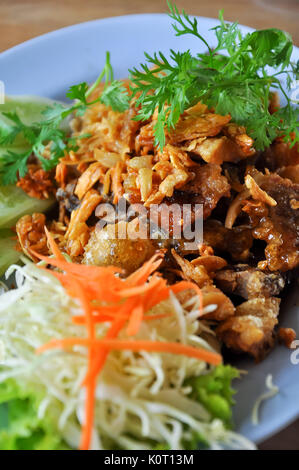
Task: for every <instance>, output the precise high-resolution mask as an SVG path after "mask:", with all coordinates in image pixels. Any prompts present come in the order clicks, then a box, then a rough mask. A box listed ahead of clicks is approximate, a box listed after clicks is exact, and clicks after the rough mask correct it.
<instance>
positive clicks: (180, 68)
mask: <svg viewBox="0 0 299 470" xmlns="http://www.w3.org/2000/svg"><path fill="white" fill-rule="evenodd" d="M168 6H169V10H170V13H169V16H170V18H171V19H173V20H174V23H173V25H172V26H173V28H174V31H175V33H176V35H177V36H182V35H184V34H192V35H193V36H195V37H196V38H197V39H199V40H200V41H201V42H202V43H203V44H204V45H205V46H206V47H207V49H208V51H207V53H204V54H203V53H198V54H197V55H196V56H192V55H191V53H190V51H185V52H180V53H175V52H174V51H170V60H167V59H166V57H165V56H164V55H163V54H162V53H161V52H159V53H156V54H154V55H152V56H150V55H148V54H145V59H146V63H143V64H141V66H140V67H139V69H137V68H133V69H132V70H130V71H129V72H130V73H131V79H132V82H133V85H132V88H131V89H132V93H133V96H134V97H137V100H136V103H137V106H138V115H137V116H136V118H135V119H137V120H142V121H146V120H148V119H150V117H151V116H152V115H153V114H154V112H155V111H156V110H157V111H158V115H157V122H156V124H155V129H154V131H155V144H156V145H159V146H160V149H162V148H163V146H164V144H165V135H164V134H165V128H168V129H172V128H174V127H175V125H176V123H177V122H178V120H179V117H180V115H181V114H182V113H183V112H184V111H185V109H187V108H188V107H190V106H192V105H194V104H196V103H197V102H198V101H201V102H203V103H205V104H207V105H208V106H209V107H210V108H214V109H215V111H216V112H217V113H220V114H228V113H229V114H230V115H231V117H232V121H234V122H236V123H237V124H241V125H244V126H245V127H246V129H247V132H248V133H249V135H250V136H252V137H253V138H254V139H255V147H256V149H257V150H263V149H264V148H265V147H267V146H269V144H270V143H271V142H272V141H273V140H274V139H275V137H277V136H280V135H285V136H286V138H287V139H288V141H289V142H291V143H292V144H294V138H293V136H294V135H295V141H298V140H297V135H298V132H296V131H295V129H297V128H298V125H299V123H298V112H297V111H296V109H294V108H292V105H291V101H290V98H289V97H288V95H287V94H286V92H285V91H284V89H283V87H282V85H281V83H280V81H279V76H280V75H281V74H284V76H285V78H286V81H287V83H288V84H289V86H290V84H291V82H292V79H293V77H296V70H297V68H298V65H294V64H292V63H291V60H290V58H291V54H292V49H293V44H292V40H291V37H290V36H289V34H288V33H285V32H284V31H280V30H278V29H276V28H270V29H265V30H261V31H255V32H253V33H250V34H246V35H245V36H243V35H242V33H241V31H240V30H239V28H238V25H237V23H233V24H227V23H225V21H224V18H223V11H220V13H219V25H217V26H216V27H215V28H213V29H212V31H214V34H215V39H216V45H215V47H214V48H213V49H211V47H210V46H209V45H208V44H207V41H206V40H205V38H204V37H203V36H202V35H201V34H200V32H199V29H198V27H199V25H198V22H197V20H196V18H191V17H189V16H188V15H187V14H186V13H185V12H184V10H183V11H182V12H181V13H180V12H179V10H178V8H177V7H176V6H175V5H174V4H172V3H171V2H168ZM267 66H272V67H274V68H275V69H277V71H276V72H275V73H272V74H271V73H269V70H268V69H267ZM273 89H280V90H281V92H282V93H283V94H284V97H285V99H286V101H287V104H286V106H285V107H284V108H281V110H280V119H277V117H278V114H277V115H276V116H274V115H271V114H270V112H269V109H268V108H269V97H270V91H272V90H273ZM275 114H276V113H275ZM281 117H283V120H282V119H281ZM288 129H292V132H290V131H288Z"/></svg>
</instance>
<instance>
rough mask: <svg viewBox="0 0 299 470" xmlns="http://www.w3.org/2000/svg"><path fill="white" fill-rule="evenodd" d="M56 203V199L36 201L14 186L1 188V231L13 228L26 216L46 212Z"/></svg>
mask: <svg viewBox="0 0 299 470" xmlns="http://www.w3.org/2000/svg"><path fill="white" fill-rule="evenodd" d="M54 203H55V199H54V198H50V199H35V198H33V197H30V196H28V195H27V194H26V193H25V192H24V191H23V190H22V189H21V188H18V187H17V186H14V185H8V186H0V229H1V228H10V227H13V226H14V225H15V223H16V222H17V221H18V219H19V218H20V217H22V216H23V215H25V214H33V212H46V211H47V210H48V209H49V208H50V207H51V206H53V204H54Z"/></svg>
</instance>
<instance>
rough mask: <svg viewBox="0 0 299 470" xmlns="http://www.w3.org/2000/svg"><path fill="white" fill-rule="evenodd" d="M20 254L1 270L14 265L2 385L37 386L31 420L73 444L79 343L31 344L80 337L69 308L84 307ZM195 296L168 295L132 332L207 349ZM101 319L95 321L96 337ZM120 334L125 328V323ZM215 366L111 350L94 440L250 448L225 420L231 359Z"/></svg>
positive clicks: (1, 310) (98, 444)
mask: <svg viewBox="0 0 299 470" xmlns="http://www.w3.org/2000/svg"><path fill="white" fill-rule="evenodd" d="M24 262H25V265H24V266H23V267H20V266H13V267H11V268H10V269H9V271H8V272H7V275H9V274H11V273H12V272H13V271H15V274H16V283H17V288H16V289H14V290H10V291H8V292H4V293H2V295H1V302H0V343H1V345H2V346H1V348H0V349H1V351H2V360H1V358H0V361H1V362H0V364H1V365H0V385H1V383H2V384H4V383H5V382H7V381H8V380H14V381H15V383H17V385H18V387H19V388H20V389H21V390H25V391H26V390H28V391H30V393H33V391H38V396H39V399H38V406H37V409H36V416H37V418H38V420H39V422H43V420H44V421H45V422H48V420H49V417H51V422H52V423H53V422H54V426H55V427H56V430H57V431H58V433H59V436H60V440H59V442H66V443H67V445H68V446H69V447H71V448H77V447H78V445H79V439H80V432H81V425H82V423H83V422H84V400H85V390H84V388H82V387H81V383H82V380H83V378H84V376H85V373H86V367H87V355H86V349H85V348H84V347H82V346H74V347H73V348H72V349H70V350H68V351H59V350H58V351H56V350H55V351H51V352H47V353H44V354H43V355H40V356H38V355H36V354H35V349H36V348H38V347H40V346H42V345H43V344H44V343H46V342H48V341H49V340H51V339H53V338H55V339H63V338H66V337H83V336H84V334H86V333H85V328H84V326H81V325H75V324H74V323H72V321H71V317H72V315H82V310H81V306H80V304H79V302H78V301H77V300H76V299H73V298H71V297H70V296H69V295H68V294H67V293H66V291H65V290H64V288H63V287H62V286H61V284H60V283H59V281H58V280H57V279H56V278H54V277H53V276H52V275H51V274H50V273H48V272H46V271H43V270H41V269H39V268H38V267H37V266H35V265H34V264H33V263H31V262H29V261H28V260H25V259H24ZM197 302H198V298H197V296H196V297H194V298H193V300H192V301H190V300H189V301H188V304H186V305H182V304H181V303H180V301H179V299H178V298H177V297H175V296H174V295H173V294H171V296H170V298H169V299H168V300H167V301H165V302H162V303H161V304H159V305H158V306H157V307H155V308H154V309H153V311H152V312H151V313H155V312H157V313H161V312H171V313H172V314H173V315H171V316H167V317H164V318H162V319H161V318H160V319H159V320H154V321H148V322H143V324H142V327H141V329H140V332H139V333H138V335H137V336H136V338H137V339H151V340H158V341H172V342H173V341H180V342H184V343H186V344H190V345H192V346H195V347H196V346H198V347H204V348H207V349H209V350H214V348H215V346H214V344H215V340H214V341H213V342H209V337H210V338H211V337H212V335H213V333H212V331H211V330H210V329H209V327H208V324H207V323H206V322H205V321H199V319H198V315H197V313H196V312H197V311H198V305H197ZM208 308H209V307H208ZM108 326H109V324H107V323H103V324H99V325H98V327H97V335H98V337H101V336H103V335H104V333H105V332H106V331H107V328H108ZM120 337H121V338H125V337H126V332H125V330H124V331H122V332H121V333H120ZM211 344H213V346H211ZM218 367H220V368H219V369H218V368H217V367H216V368H215V367H211V366H209V365H207V364H206V363H205V362H203V361H198V360H196V359H193V358H189V357H185V356H178V355H173V354H166V353H164V354H158V353H149V352H142V351H141V352H138V353H136V352H132V351H122V350H121V351H111V352H110V354H109V355H108V359H107V361H106V364H105V367H104V369H103V371H102V373H101V374H100V376H99V377H98V382H97V388H96V407H95V427H94V429H93V436H92V446H91V447H92V449H130V450H137V449H155V448H157V449H161V448H165V449H188V448H194V447H197V445H198V442H200V443H201V445H202V446H206V447H209V448H211V449H219V448H235V449H253V448H254V445H253V444H252V443H251V442H249V441H248V440H247V439H246V438H244V437H242V436H240V435H238V434H236V433H234V432H232V431H231V430H230V429H228V426H227V423H228V421H229V420H230V411H229V412H227V407H229V408H230V405H231V395H227V394H228V390H229V389H228V387H230V381H231V378H232V375H234V374H232V368H227V369H226V367H227V366H218ZM207 377H212V382H209V379H207ZM194 378H197V382H196V383H195V384H194V383H192V379H194ZM201 378H202V379H203V382H204V383H202V384H200V383H199V382H198V379H201ZM206 381H208V382H207V383H206ZM211 383H213V384H214V386H212V388H213V387H214V388H213V390H212V392H211V390H210V388H209V387H210V386H211ZM215 384H216V385H215ZM215 387H216V388H215ZM199 390H201V392H199ZM217 395H218V399H219V400H220V401H219V400H218V403H217V398H216V400H215V397H216V396H217ZM221 397H222V400H221V399H220V398H221ZM224 402H225V403H226V404H224ZM223 409H225V410H226V414H225V416H224V417H223V416H221V410H222V413H223ZM219 410H220V411H219ZM223 418H224V419H223ZM0 427H1V423H0ZM57 445H58V444H57ZM0 446H1V441H0Z"/></svg>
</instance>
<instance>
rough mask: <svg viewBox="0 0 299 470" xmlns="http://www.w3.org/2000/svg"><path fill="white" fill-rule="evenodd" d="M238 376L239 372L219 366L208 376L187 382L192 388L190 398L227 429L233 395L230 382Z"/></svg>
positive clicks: (230, 367)
mask: <svg viewBox="0 0 299 470" xmlns="http://www.w3.org/2000/svg"><path fill="white" fill-rule="evenodd" d="M239 375H240V373H239V371H238V370H237V369H235V368H234V367H232V366H230V365H219V366H217V367H215V369H214V370H213V371H212V372H210V373H209V374H207V375H202V376H200V377H194V378H192V379H189V380H188V381H187V383H188V385H190V386H191V387H192V392H191V397H192V398H193V399H194V400H197V401H198V402H199V403H201V404H202V405H203V406H204V407H205V408H206V409H207V410H208V411H209V413H210V414H211V416H212V418H218V419H221V421H223V423H224V424H225V425H226V426H227V427H228V428H230V427H231V425H232V405H233V404H234V400H233V395H234V394H235V391H234V390H233V388H232V387H231V382H232V380H233V379H235V378H237V377H239Z"/></svg>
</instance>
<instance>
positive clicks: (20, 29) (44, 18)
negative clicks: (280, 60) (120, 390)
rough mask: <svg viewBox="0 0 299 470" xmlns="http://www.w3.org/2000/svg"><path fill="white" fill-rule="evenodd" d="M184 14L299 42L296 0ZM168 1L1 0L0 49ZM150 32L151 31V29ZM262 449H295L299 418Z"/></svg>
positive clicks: (215, 5)
mask: <svg viewBox="0 0 299 470" xmlns="http://www.w3.org/2000/svg"><path fill="white" fill-rule="evenodd" d="M175 3H176V5H177V6H178V7H179V8H180V9H181V8H184V9H185V10H186V11H187V12H188V13H190V14H193V15H200V16H209V17H218V11H219V10H220V9H222V8H223V9H224V16H225V19H226V20H229V21H238V22H239V23H241V24H245V25H248V26H251V27H253V28H258V29H261V28H270V27H277V28H280V29H283V30H285V31H288V32H289V33H290V34H291V36H292V37H293V41H294V43H295V44H296V45H297V46H299V27H298V24H299V0H176V1H175ZM166 10H167V7H166V0H0V31H1V35H0V52H2V51H4V50H6V49H8V48H10V47H12V46H15V45H16V44H19V43H21V42H23V41H26V40H28V39H31V38H33V37H35V36H38V35H40V34H44V33H47V32H49V31H53V30H55V29H58V28H63V27H64V26H69V25H71V24H74V23H80V22H83V21H89V20H93V19H97V18H105V17H110V16H119V15H127V14H134V13H164V12H166ZM153 34H154V31H153ZM260 449H265V450H268V449H271V450H272V449H276V450H287V449H299V421H297V422H295V423H294V424H292V425H291V426H289V427H288V428H287V429H285V430H283V431H282V432H281V433H279V434H277V435H276V436H274V437H273V438H271V439H269V440H268V441H266V442H265V443H263V444H262V445H261V446H260Z"/></svg>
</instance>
